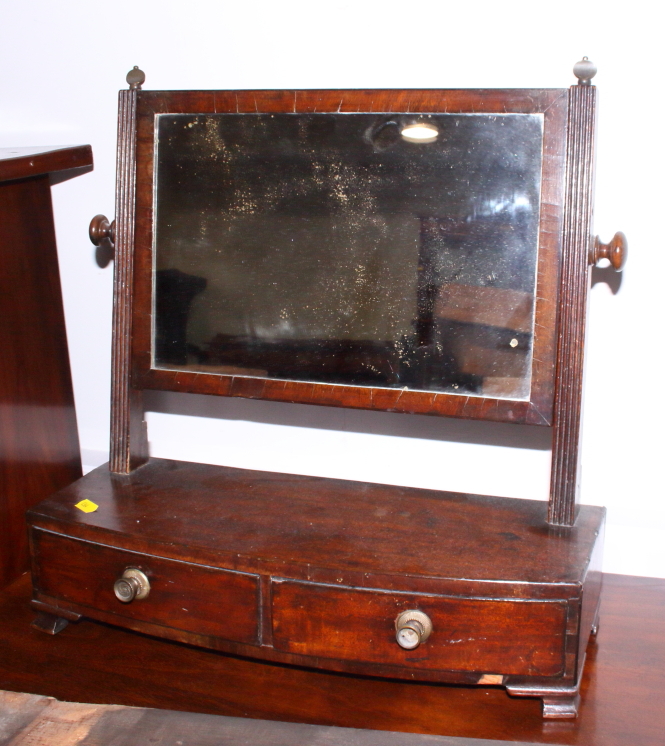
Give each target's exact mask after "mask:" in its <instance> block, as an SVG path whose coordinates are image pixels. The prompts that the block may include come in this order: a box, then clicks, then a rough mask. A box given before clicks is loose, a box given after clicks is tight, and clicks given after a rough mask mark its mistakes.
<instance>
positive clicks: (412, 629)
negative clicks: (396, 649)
mask: <svg viewBox="0 0 665 746" xmlns="http://www.w3.org/2000/svg"><path fill="white" fill-rule="evenodd" d="M395 629H396V630H397V634H396V637H397V644H398V645H399V646H400V647H401V648H404V649H405V650H413V649H414V648H417V647H418V645H420V643H421V642H425V640H426V639H427V638H428V637H429V636H430V635H431V634H432V620H431V619H430V618H429V617H428V616H427V614H425V613H424V612H423V611H418V610H417V609H409V610H408V611H403V612H402V613H401V614H400V615H399V616H398V617H397V619H395Z"/></svg>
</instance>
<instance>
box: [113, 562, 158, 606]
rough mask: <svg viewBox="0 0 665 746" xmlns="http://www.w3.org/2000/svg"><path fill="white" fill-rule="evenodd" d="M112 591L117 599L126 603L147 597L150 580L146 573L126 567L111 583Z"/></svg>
mask: <svg viewBox="0 0 665 746" xmlns="http://www.w3.org/2000/svg"><path fill="white" fill-rule="evenodd" d="M113 592H114V593H115V597H116V598H117V599H118V601H122V602H123V604H128V603H129V602H130V601H133V600H134V599H137V600H138V601H140V600H141V599H142V598H147V597H148V594H149V593H150V581H149V580H148V577H147V575H146V574H145V573H144V572H141V570H137V569H136V568H135V567H128V568H127V569H126V570H125V572H123V574H122V577H120V578H118V579H117V580H116V581H115V583H114V584H113Z"/></svg>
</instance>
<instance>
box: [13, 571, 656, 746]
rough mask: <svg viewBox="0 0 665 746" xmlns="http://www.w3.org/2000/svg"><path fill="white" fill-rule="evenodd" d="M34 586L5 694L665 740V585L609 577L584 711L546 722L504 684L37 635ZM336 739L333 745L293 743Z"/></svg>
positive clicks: (92, 636)
mask: <svg viewBox="0 0 665 746" xmlns="http://www.w3.org/2000/svg"><path fill="white" fill-rule="evenodd" d="M29 598H30V583H29V578H28V577H27V576H24V577H22V578H20V579H19V580H18V581H17V582H15V583H14V584H12V585H11V586H9V587H8V588H7V589H6V590H5V591H4V592H3V593H2V594H1V595H0V689H7V690H12V691H17V692H28V693H32V694H40V695H47V696H52V697H57V698H58V699H62V700H69V701H73V702H88V703H98V704H121V705H132V706H136V707H158V708H165V709H173V710H181V711H189V712H200V713H209V714H219V715H227V716H235V717H250V718H262V719H267V720H281V721H292V722H301V723H314V724H321V725H337V726H343V727H348V728H367V729H376V730H384V731H407V732H411V733H424V734H432V735H443V736H458V737H466V738H479V739H482V738H484V739H497V740H507V741H520V742H524V741H527V742H537V743H558V744H580V745H583V746H615V745H618V744H626V745H629V746H656V745H657V746H662V744H663V743H665V580H659V579H652V578H636V577H627V576H620V575H606V576H605V585H604V591H603V600H602V605H601V622H600V632H599V634H598V637H597V641H596V642H595V643H592V644H591V646H590V648H589V651H588V658H587V665H586V668H585V674H584V680H583V682H582V705H581V707H580V715H579V717H578V718H577V720H574V721H544V720H543V719H542V718H541V715H540V703H539V701H538V700H528V699H513V698H511V697H509V696H508V695H507V694H506V693H505V692H504V691H503V690H502V689H500V688H475V687H454V686H446V685H433V684H423V683H410V682H402V681H389V680H381V679H372V678H363V677H353V676H346V675H341V674H334V673H326V672H321V671H313V670H308V669H299V668H293V667H289V666H281V665H274V664H265V663H258V662H255V661H252V660H247V659H243V658H238V657H233V656H226V655H222V654H219V653H215V652H211V651H207V650H201V649H197V648H193V647H189V646H187V645H181V644H178V643H173V642H169V641H166V640H160V639H155V638H151V637H148V636H145V635H140V634H137V633H133V632H128V631H123V630H120V629H116V628H113V627H110V626H106V625H102V624H98V623H93V622H88V621H83V622H80V623H79V624H72V625H69V627H67V628H66V629H65V630H64V631H63V632H61V633H60V634H59V635H57V636H56V637H50V636H48V635H45V634H43V633H40V632H37V631H35V630H33V629H31V628H30V622H31V621H32V618H33V612H32V611H31V610H30V608H29V606H28V601H29ZM314 741H316V743H321V744H323V743H328V742H329V741H327V740H325V739H323V740H320V741H319V740H316V739H314V740H309V741H308V740H307V739H305V740H301V741H298V740H297V739H296V740H294V741H290V742H289V741H287V742H288V743H290V744H295V743H314Z"/></svg>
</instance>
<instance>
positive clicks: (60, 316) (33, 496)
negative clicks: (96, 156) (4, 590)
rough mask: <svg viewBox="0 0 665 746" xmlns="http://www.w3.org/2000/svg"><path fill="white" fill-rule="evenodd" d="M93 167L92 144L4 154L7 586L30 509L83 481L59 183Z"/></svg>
mask: <svg viewBox="0 0 665 746" xmlns="http://www.w3.org/2000/svg"><path fill="white" fill-rule="evenodd" d="M91 170H92V149H91V148H90V146H89V145H78V146H74V147H64V148H35V147H33V148H1V149H0V360H1V361H2V362H1V363H0V473H1V474H2V487H1V489H0V587H3V586H5V585H6V584H7V583H9V582H10V581H11V580H12V579H14V578H15V577H17V576H18V575H20V574H21V573H22V572H23V571H24V570H26V569H27V567H28V547H27V534H26V529H25V519H24V514H25V511H26V510H27V509H28V508H29V507H31V506H32V505H34V504H35V503H38V502H39V501H40V500H42V499H44V498H45V497H47V496H48V495H49V494H51V493H52V492H53V491H55V490H58V489H60V488H62V487H64V486H65V485H67V484H69V483H70V482H72V481H74V480H75V479H77V478H78V477H80V476H81V457H80V450H79V441H78V431H77V427H76V412H75V410H74V397H73V392H72V380H71V373H70V367H69V355H68V351H67V335H66V331H65V318H64V313H63V306H62V295H61V291H60V273H59V270H58V257H57V252H56V243H55V232H54V227H53V208H52V204H51V185H52V184H57V183H59V182H61V181H65V180H67V179H71V178H73V177H74V176H78V175H80V174H83V173H86V172H88V171H91Z"/></svg>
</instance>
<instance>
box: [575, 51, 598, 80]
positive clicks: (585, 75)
mask: <svg viewBox="0 0 665 746" xmlns="http://www.w3.org/2000/svg"><path fill="white" fill-rule="evenodd" d="M597 72H598V68H597V67H596V66H595V65H594V64H593V62H591V60H590V59H589V58H588V57H582V59H581V60H580V61H579V62H578V63H577V64H576V65H575V67H574V68H573V73H574V74H575V77H576V78H577V85H591V78H593V76H594V75H595V74H596V73H597Z"/></svg>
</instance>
